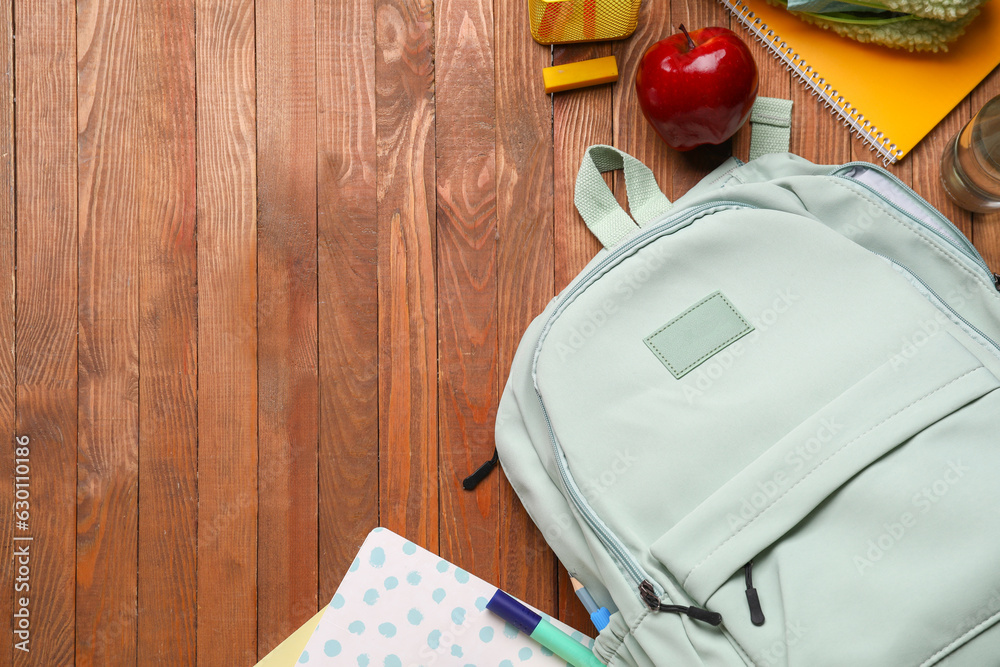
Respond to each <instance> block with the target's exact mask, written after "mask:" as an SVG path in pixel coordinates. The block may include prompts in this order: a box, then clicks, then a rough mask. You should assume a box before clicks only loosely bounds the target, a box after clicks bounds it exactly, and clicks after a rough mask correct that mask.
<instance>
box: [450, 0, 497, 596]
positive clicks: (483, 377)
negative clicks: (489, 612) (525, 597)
mask: <svg viewBox="0 0 1000 667" xmlns="http://www.w3.org/2000/svg"><path fill="white" fill-rule="evenodd" d="M492 5H493V3H492V1H491V0H439V2H438V3H436V6H435V12H434V20H435V31H434V33H435V37H436V40H435V45H434V53H435V65H434V69H435V84H434V85H435V99H436V105H435V114H436V121H435V124H436V128H437V129H436V134H437V161H436V166H435V173H436V176H437V179H436V180H437V275H438V364H439V370H438V430H439V433H438V435H439V442H440V453H439V476H440V491H439V493H440V503H441V505H440V508H441V509H440V519H439V521H440V530H441V556H442V557H443V558H446V559H448V560H450V561H452V562H454V563H455V564H457V565H458V566H459V567H461V568H463V569H465V570H467V571H469V572H473V573H474V574H476V575H477V576H480V577H482V578H484V579H486V580H487V581H497V580H498V579H499V576H500V566H499V559H498V556H499V545H500V538H499V533H498V532H497V526H498V521H499V506H498V504H497V503H498V499H499V496H498V492H497V491H498V488H499V487H498V480H499V475H491V476H490V477H489V478H487V479H486V480H484V481H483V482H482V483H481V484H480V485H479V487H478V488H477V489H476V491H475V493H469V492H468V491H465V490H464V489H463V488H462V479H463V478H465V477H466V476H467V475H468V474H469V473H471V472H472V471H473V470H475V469H476V468H477V467H479V465H480V464H482V462H483V461H485V460H487V459H489V458H490V456H491V455H492V453H493V427H494V421H495V414H496V404H497V398H498V390H497V321H496V318H497V293H496V290H497V281H496V251H497V243H496V235H497V219H496V173H495V170H496V150H495V144H494V142H495V134H494V129H495V125H496V118H495V114H496V108H495V105H494V88H493V87H494V79H493V62H494V61H493V6H492Z"/></svg>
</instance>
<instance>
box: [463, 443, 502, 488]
mask: <svg viewBox="0 0 1000 667" xmlns="http://www.w3.org/2000/svg"><path fill="white" fill-rule="evenodd" d="M498 463H500V452H498V451H497V449H496V447H494V448H493V458H491V459H490V460H489V461H487V462H486V463H484V464H483V465H481V466H479V468H478V469H477V470H476V472H474V473H472V474H471V475H469V476H468V477H466V478H465V479H463V480H462V488H463V489H465V490H466V491H472V490H473V489H475V488H476V487H477V486H479V483H480V482H481V481H483V480H484V479H486V476H487V475H489V474H490V473H491V472H493V469H494V468H496V467H497V464H498Z"/></svg>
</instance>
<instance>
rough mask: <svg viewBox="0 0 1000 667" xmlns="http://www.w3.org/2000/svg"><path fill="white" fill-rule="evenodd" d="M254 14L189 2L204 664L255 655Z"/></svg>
mask: <svg viewBox="0 0 1000 667" xmlns="http://www.w3.org/2000/svg"><path fill="white" fill-rule="evenodd" d="M253 10H254V3H253V0H198V4H197V6H196V13H197V14H196V15H197V21H198V27H197V108H198V134H197V164H198V175H197V186H198V365H199V367H198V626H197V627H198V637H197V642H198V664H201V665H246V664H253V663H254V662H256V660H257V229H256V206H257V191H256V181H257V178H256V136H255V129H256V128H255V125H256V116H255V95H256V90H255V71H254V13H253ZM223 637H224V638H225V641H220V638H223Z"/></svg>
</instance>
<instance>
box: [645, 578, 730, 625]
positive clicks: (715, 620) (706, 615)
mask: <svg viewBox="0 0 1000 667" xmlns="http://www.w3.org/2000/svg"><path fill="white" fill-rule="evenodd" d="M639 597H641V598H642V601H643V602H645V603H646V606H647V607H649V609H650V610H651V611H666V612H671V613H674V614H684V615H685V616H688V617H690V618H693V619H694V620H696V621H701V622H702V623H708V624H709V625H721V624H722V614H720V613H718V612H714V611H709V610H708V609H702V608H701V607H684V606H681V605H678V604H663V602H661V601H660V597H659V596H658V595H657V594H656V591H655V590H654V589H653V584H651V583H650V582H649V580H648V579H647V580H643V582H642V583H641V584H639Z"/></svg>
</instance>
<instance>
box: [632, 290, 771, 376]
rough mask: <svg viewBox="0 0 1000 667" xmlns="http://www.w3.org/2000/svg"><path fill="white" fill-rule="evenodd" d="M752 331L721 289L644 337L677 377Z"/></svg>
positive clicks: (654, 352)
mask: <svg viewBox="0 0 1000 667" xmlns="http://www.w3.org/2000/svg"><path fill="white" fill-rule="evenodd" d="M751 331H753V326H752V325H751V324H750V323H749V322H747V320H746V319H745V318H744V317H743V316H742V315H740V313H739V311H737V310H736V308H735V306H733V304H731V303H730V302H729V299H727V298H726V297H725V296H724V295H723V294H722V292H715V293H714V294H711V295H709V296H707V297H705V298H704V299H702V300H701V301H699V302H698V303H696V304H695V305H693V306H691V307H690V308H688V309H687V310H686V311H684V312H683V313H681V314H680V315H678V316H677V317H675V318H674V319H672V320H670V321H669V322H667V323H666V324H664V325H663V326H662V327H660V328H659V329H657V330H656V331H654V332H653V333H651V334H650V335H649V336H646V337H645V338H644V339H643V342H645V343H646V347H648V348H649V349H650V350H651V351H652V352H653V354H655V355H656V358H657V359H659V360H660V362H661V363H663V365H664V366H666V367H667V370H668V371H670V373H671V374H672V375H673V376H674V377H675V378H677V379H678V380H679V379H681V378H682V377H684V376H685V375H687V374H688V373H690V372H691V371H693V370H694V369H695V368H697V367H698V366H700V365H701V364H702V363H704V362H705V361H708V360H709V359H711V358H712V357H713V356H715V355H716V354H718V353H719V352H721V351H722V350H724V349H726V348H727V347H729V346H730V345H732V344H733V343H735V342H736V341H737V340H739V339H740V338H742V337H743V336H745V335H747V334H748V333H750V332H751Z"/></svg>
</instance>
